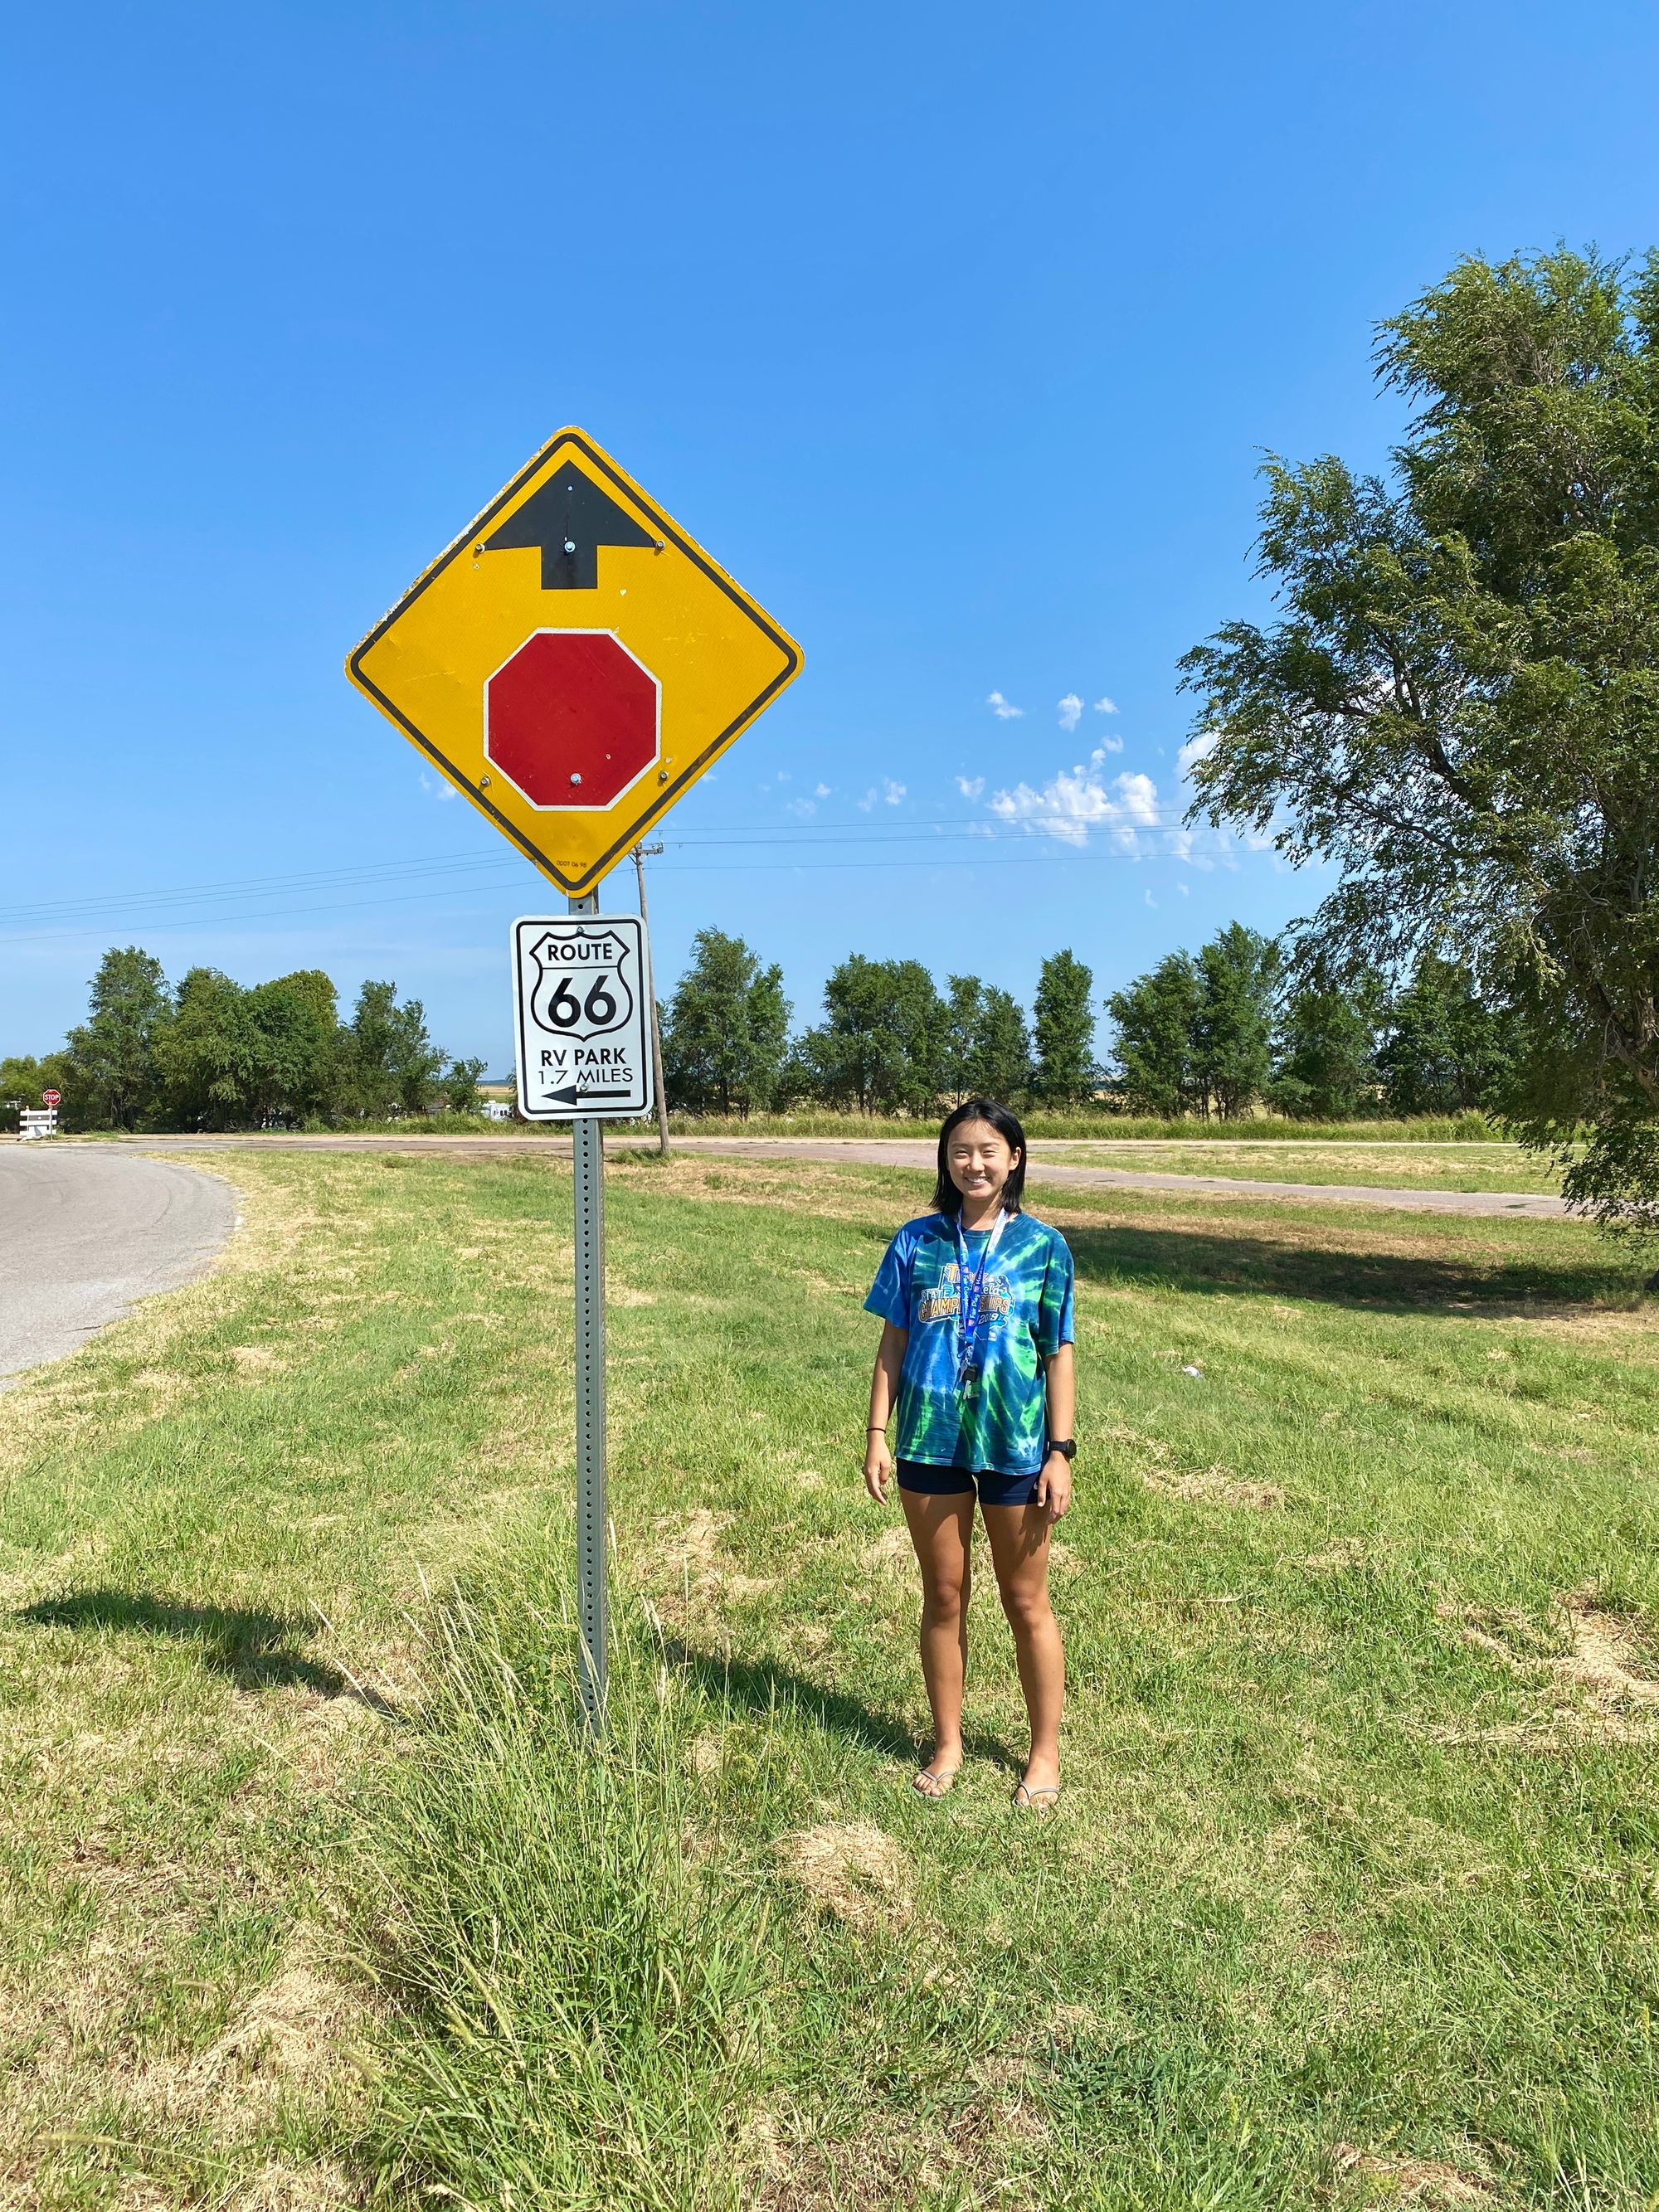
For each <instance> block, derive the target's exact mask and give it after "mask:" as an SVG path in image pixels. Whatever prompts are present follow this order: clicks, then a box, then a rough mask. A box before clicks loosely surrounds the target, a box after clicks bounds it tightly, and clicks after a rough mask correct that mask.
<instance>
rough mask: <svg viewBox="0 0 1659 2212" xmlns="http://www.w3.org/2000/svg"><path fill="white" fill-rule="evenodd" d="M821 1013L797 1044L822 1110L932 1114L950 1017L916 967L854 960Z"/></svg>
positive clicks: (834, 980) (832, 986)
mask: <svg viewBox="0 0 1659 2212" xmlns="http://www.w3.org/2000/svg"><path fill="white" fill-rule="evenodd" d="M823 1014H824V1018H823V1022H822V1023H821V1024H819V1025H818V1027H817V1029H813V1030H808V1031H807V1032H806V1034H805V1036H803V1037H802V1038H801V1040H800V1044H799V1062H800V1065H801V1066H802V1067H803V1068H804V1069H805V1072H806V1074H807V1076H808V1079H810V1082H811V1087H812V1089H813V1090H814V1091H816V1093H817V1096H818V1097H821V1098H823V1100H824V1101H825V1103H827V1104H829V1105H834V1106H843V1107H846V1106H851V1107H855V1108H856V1109H858V1111H859V1112H860V1113H861V1114H874V1113H879V1112H882V1111H887V1112H895V1111H896V1112H899V1113H907V1114H926V1113H929V1112H931V1111H932V1110H933V1106H934V1104H935V1103H936V1101H937V1099H938V1097H939V1091H940V1090H941V1088H942V1087H943V1079H944V1074H945V1068H944V1059H945V1030H946V1027H947V1022H948V1016H947V1012H946V1009H945V1002H944V1001H943V1000H941V998H940V997H939V992H938V990H937V988H936V987H935V986H934V983H933V977H932V976H931V975H929V974H928V972H927V969H926V968H924V967H923V966H922V964H921V961H920V960H871V959H868V958H866V956H865V955H864V954H863V953H861V952H855V953H854V954H853V955H852V957H850V958H849V959H847V960H843V961H842V963H841V965H840V967H838V968H837V969H835V970H834V972H833V973H832V974H831V975H830V976H829V981H827V982H826V983H825V985H824V987H823Z"/></svg>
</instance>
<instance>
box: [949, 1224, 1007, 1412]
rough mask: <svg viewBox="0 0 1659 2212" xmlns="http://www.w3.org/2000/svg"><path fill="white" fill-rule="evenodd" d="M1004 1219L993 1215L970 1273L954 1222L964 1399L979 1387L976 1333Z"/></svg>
mask: <svg viewBox="0 0 1659 2212" xmlns="http://www.w3.org/2000/svg"><path fill="white" fill-rule="evenodd" d="M1007 1218H1008V1217H1007V1215H1006V1213H1001V1212H1000V1213H999V1214H998V1215H997V1218H996V1222H995V1225H994V1227H993V1229H992V1231H991V1233H990V1235H989V1236H988V1237H987V1238H986V1240H985V1249H984V1250H983V1251H982V1252H981V1254H980V1255H979V1266H978V1267H977V1268H975V1269H974V1270H972V1271H971V1272H970V1270H969V1266H968V1239H967V1237H965V1236H964V1235H963V1228H962V1224H961V1222H960V1221H958V1222H957V1389H958V1390H959V1391H960V1392H961V1394H962V1395H963V1397H964V1398H971V1397H973V1396H975V1394H976V1393H977V1391H978V1389H979V1378H980V1371H981V1353H980V1346H979V1336H980V1322H981V1320H982V1319H983V1317H984V1313H985V1277H986V1273H987V1270H988V1268H989V1267H990V1265H991V1255H992V1254H993V1253H994V1251H995V1250H996V1249H997V1242H998V1239H999V1238H1000V1237H1001V1235H1002V1231H1003V1226H1004V1225H1005V1223H1006V1221H1007Z"/></svg>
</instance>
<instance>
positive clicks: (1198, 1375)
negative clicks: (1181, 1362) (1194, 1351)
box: [1181, 1367, 1204, 1383]
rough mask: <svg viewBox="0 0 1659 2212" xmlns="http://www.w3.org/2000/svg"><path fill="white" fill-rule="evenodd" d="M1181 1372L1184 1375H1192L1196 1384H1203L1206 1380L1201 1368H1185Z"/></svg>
mask: <svg viewBox="0 0 1659 2212" xmlns="http://www.w3.org/2000/svg"><path fill="white" fill-rule="evenodd" d="M1181 1371H1182V1374H1183V1375H1190V1376H1192V1378H1193V1380H1194V1382H1195V1383H1201V1382H1202V1381H1203V1380H1204V1370H1203V1369H1202V1368H1201V1367H1183V1368H1182V1370H1181Z"/></svg>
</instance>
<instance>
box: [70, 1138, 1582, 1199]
mask: <svg viewBox="0 0 1659 2212" xmlns="http://www.w3.org/2000/svg"><path fill="white" fill-rule="evenodd" d="M611 1141H612V1143H613V1144H616V1145H620V1144H622V1143H624V1142H627V1143H629V1144H647V1143H651V1142H653V1141H654V1140H653V1139H648V1138H645V1137H638V1138H630V1139H622V1138H613V1139H612V1140H611ZM673 1141H674V1146H675V1149H676V1150H677V1151H679V1152H713V1153H717V1154H721V1155H724V1156H726V1157H727V1158H738V1159H751V1160H754V1159H760V1160H785V1159H796V1160H829V1161H836V1160H840V1161H844V1162H848V1163H850V1164H853V1165H854V1166H860V1167H864V1166H876V1167H917V1168H931V1167H932V1166H933V1162H934V1158H935V1147H934V1146H933V1143H932V1142H930V1141H927V1142H924V1141H917V1142H912V1141H910V1140H909V1139H904V1138H891V1137H886V1138H869V1139H858V1138H850V1137H676V1138H675V1139H674V1140H673ZM131 1142H132V1143H133V1144H134V1145H135V1146H143V1148H144V1150H145V1151H147V1152H198V1153H199V1152H223V1151H234V1149H235V1148H236V1147H238V1146H244V1145H252V1146H257V1147H258V1148H259V1149H260V1150H266V1149H277V1150H293V1151H297V1152H451V1153H461V1154H477V1155H484V1156H488V1155H489V1154H491V1153H502V1152H555V1153H558V1152H568V1151H569V1149H570V1140H569V1139H568V1137H520V1136H511V1137H508V1136H502V1137H353V1136H330V1137H288V1136H258V1137H136V1138H134V1139H131ZM76 1149H77V1150H85V1151H88V1152H115V1151H116V1150H117V1149H118V1147H116V1146H101V1145H100V1146H85V1147H77V1148H76ZM1028 1173H1029V1175H1030V1180H1031V1181H1032V1182H1054V1183H1079V1184H1083V1185H1085V1186H1087V1187H1089V1188H1094V1189H1107V1190H1169V1191H1176V1192H1183V1193H1185V1194H1187V1195H1188V1196H1189V1197H1193V1196H1199V1195H1205V1196H1210V1197H1216V1198H1294V1199H1301V1200H1315V1201H1316V1202H1319V1203H1322V1204H1324V1205H1329V1206H1395V1207H1399V1208H1401V1209H1403V1210H1404V1211H1406V1212H1413V1213H1510V1214H1533V1215H1544V1216H1551V1217H1554V1216H1559V1215H1561V1214H1565V1212H1566V1210H1567V1209H1566V1206H1565V1204H1564V1202H1563V1201H1562V1200H1560V1199H1559V1198H1554V1197H1550V1196H1548V1195H1546V1194H1541V1193H1539V1192H1536V1191H1503V1190H1394V1189H1389V1188H1387V1187H1385V1186H1379V1185H1376V1184H1372V1183H1361V1184H1355V1183H1324V1182H1256V1181H1255V1179H1254V1177H1251V1176H1206V1175H1172V1174H1168V1173H1164V1172H1151V1171H1143V1170H1139V1169H1135V1168H1102V1167H1080V1166H1076V1165H1073V1164H1070V1163H1069V1162H1068V1163H1064V1164H1062V1163H1061V1162H1060V1161H1058V1160H1052V1161H1051V1160H1045V1159H1044V1158H1043V1157H1042V1148H1041V1146H1040V1145H1034V1146H1032V1150H1031V1164H1030V1170H1028Z"/></svg>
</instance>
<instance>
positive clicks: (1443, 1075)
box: [0, 922, 1526, 1130]
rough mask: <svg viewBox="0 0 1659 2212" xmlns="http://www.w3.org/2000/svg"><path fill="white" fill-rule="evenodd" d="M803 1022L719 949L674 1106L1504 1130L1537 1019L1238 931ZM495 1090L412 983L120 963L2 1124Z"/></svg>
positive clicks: (23, 1068) (669, 1078) (751, 960)
mask: <svg viewBox="0 0 1659 2212" xmlns="http://www.w3.org/2000/svg"><path fill="white" fill-rule="evenodd" d="M1102 1012H1103V1013H1104V1014H1105V1015H1106V1016H1107V1017H1108V1018H1109V1020H1108V1024H1107V1026H1106V1028H1105V1030H1104V1034H1102V1032H1101V1026H1100V1022H1099V1016H1100V1014H1101V1013H1102ZM792 1017H793V1008H792V1006H791V1004H790V1001H789V1000H788V999H787V996H786V995H785V992H784V987H783V971H782V969H781V968H780V967H779V966H778V965H777V964H776V963H766V962H764V961H763V960H762V958H761V957H760V956H759V955H758V954H757V952H756V951H753V950H752V948H751V947H750V946H749V945H746V944H745V943H744V940H743V939H741V938H739V937H731V936H727V935H726V933H724V932H723V931H721V930H718V929H704V930H700V931H699V932H698V933H697V935H696V938H695V939H693V942H692V951H691V959H690V964H689V965H688V967H687V969H686V970H685V973H684V975H682V976H681V977H680V980H679V981H678V984H677V986H676V987H675V989H674V991H673V994H672V995H671V997H670V999H669V1000H668V1001H667V1003H666V1004H665V1006H664V1007H663V1008H662V1030H663V1062H664V1073H665V1089H666V1091H667V1095H668V1099H669V1103H670V1105H671V1107H672V1108H673V1109H674V1110H675V1111H676V1112H678V1113H684V1114H692V1115H704V1114H708V1115H714V1114H718V1115H736V1116H738V1117H739V1118H742V1117H746V1116H747V1115H750V1114H756V1113H766V1112H775V1111H778V1110H781V1109H787V1108H789V1107H793V1106H799V1105H818V1106H823V1107H826V1108H829V1109H832V1110H835V1111H838V1112H843V1113H856V1114H864V1115H881V1114H899V1115H916V1116H918V1117H921V1118H926V1117H927V1116H928V1115H932V1114H933V1113H935V1112H936V1111H937V1110H938V1109H939V1106H940V1104H941V1103H945V1102H954V1101H955V1100H957V1099H961V1098H965V1097H970V1096H972V1095H973V1094H974V1093H975V1092H979V1093H982V1094H985V1095H988V1096H989V1097H994V1098H1003V1099H1006V1100H1008V1101H1010V1102H1011V1103H1014V1104H1016V1105H1019V1106H1023V1107H1039V1108H1048V1109H1078V1108H1080V1107H1086V1106H1089V1105H1091V1104H1092V1105H1094V1106H1095V1107H1097V1109H1101V1110H1103V1111H1111V1110H1117V1111H1120V1112H1126V1113H1132V1114H1146V1115H1156V1116H1158V1118H1160V1119H1164V1120H1178V1119H1184V1118H1194V1119H1198V1120H1203V1121H1210V1120H1214V1121H1235V1120H1237V1119H1238V1118H1240V1117H1241V1116H1242V1115H1248V1114H1251V1113H1254V1112H1255V1111H1257V1110H1258V1109H1261V1107H1264V1106H1265V1107H1266V1108H1267V1109H1270V1110H1271V1111H1273V1112H1274V1113H1278V1114H1282V1115H1287V1116H1289V1117H1290V1118H1291V1119H1293V1120H1308V1121H1348V1120H1355V1119H1362V1120H1363V1119H1365V1118H1369V1117H1373V1116H1377V1115H1389V1116H1409V1115H1420V1114H1445V1113H1453V1112H1457V1111H1459V1110H1462V1109H1469V1108H1475V1109H1486V1110H1489V1111H1493V1112H1501V1111H1502V1110H1504V1106H1505V1103H1506V1100H1507V1097H1508V1096H1509V1094H1510V1087H1511V1086H1512V1084H1513V1081H1514V1079H1515V1073H1516V1068H1517V1066H1520V1065H1521V1064H1522V1061H1523V1060H1524V1057H1525V1042H1526V1041H1525V1037H1524V1034H1523V1031H1522V1026H1521V1024H1520V1020H1519V1018H1518V1016H1517V1015H1516V1013H1514V1012H1511V1011H1509V1010H1506V1009H1505V1008H1504V1007H1503V1006H1496V1005H1493V1004H1492V1003H1489V1002H1488V1001H1487V1000H1485V999H1483V998H1482V997H1481V995H1480V992H1479V991H1478V989H1477V987H1476V985H1475V982H1474V978H1473V977H1472V975H1470V973H1469V971H1468V969H1466V968H1463V967H1461V966H1459V965H1458V964H1457V963H1455V962H1454V961H1451V960H1448V959H1445V958H1443V957H1439V956H1437V955H1433V954H1425V956H1424V957H1422V958H1421V959H1420V960H1419V962H1418V963H1417V966H1416V968H1415V969H1414V971H1413V973H1412V974H1411V975H1409V976H1407V978H1406V980H1405V981H1404V982H1403V983H1402V984H1401V987H1399V988H1397V989H1395V990H1392V991H1390V990H1387V989H1385V988H1384V987H1383V986H1382V984H1381V983H1380V982H1379V981H1376V980H1375V979H1370V980H1367V981H1362V982H1361V983H1360V984H1358V985H1347V984H1343V983H1340V982H1338V981H1332V980H1329V979H1319V978H1314V979H1312V980H1310V979H1309V978H1308V977H1307V976H1305V975H1301V974H1300V973H1299V972H1297V971H1296V970H1294V969H1291V967H1289V966H1288V965H1287V963H1286V960H1285V956H1284V954H1283V952H1282V951H1281V948H1280V946H1279V944H1278V943H1277V942H1275V940H1273V939H1270V938H1267V937H1264V936H1262V935H1261V934H1260V933H1258V932H1257V931H1255V930H1252V929H1248V928H1246V927H1244V926H1243V924H1242V923H1240V922H1233V923H1231V924H1230V925H1229V926H1228V927H1226V928H1225V929H1223V930H1221V931H1219V932H1218V933H1217V934H1216V936H1214V937H1213V938H1212V939H1211V940H1210V942H1209V943H1208V944H1207V945H1203V946H1201V947H1200V950H1199V951H1197V952H1184V951H1183V952H1171V953H1169V954H1167V955H1166V956H1165V957H1164V959H1162V960H1160V961H1159V962H1158V964H1157V966H1156V967H1154V968H1152V969H1149V970H1148V971H1147V973H1146V974H1145V975H1139V976H1137V977H1136V978H1135V979H1134V981H1132V982H1130V983H1128V984H1126V985H1125V986H1124V987H1123V988H1122V989H1121V990H1118V991H1114V992H1112V993H1110V994H1109V995H1108V996H1107V997H1106V998H1105V999H1103V1000H1097V999H1096V996H1095V984H1094V975H1093V972H1092V970H1091V969H1090V967H1089V966H1088V964H1087V963H1086V962H1085V961H1083V960H1081V959H1079V957H1078V956H1077V954H1076V953H1075V952H1073V951H1069V950H1066V951H1060V952H1055V953H1053V954H1051V955H1050V956H1049V957H1048V959H1046V960H1045V961H1044V962H1043V963H1042V969H1041V970H1040V973H1039V975H1038V977H1037V984H1036V992H1035V994H1033V997H1032V1000H1031V1004H1030V1010H1029V1012H1028V1010H1027V1009H1026V1008H1025V1007H1024V1006H1022V1005H1021V1004H1020V1002H1019V1000H1017V999H1016V998H1015V997H1014V995H1013V994H1012V992H1010V991H1007V990H1005V989H1004V988H1002V987H1001V986H1000V985H999V984H995V983H987V982H985V981H982V980H981V978H980V977H979V976H977V975H947V976H946V977H945V982H944V987H943V988H941V987H940V986H939V983H938V982H937V981H936V980H935V979H934V977H933V975H932V974H931V973H930V972H929V970H928V969H927V967H926V966H925V965H924V963H922V962H921V961H920V960H872V959H870V958H868V957H866V955H865V954H863V953H854V954H852V955H851V956H850V957H848V959H846V960H843V961H842V963H841V964H840V965H839V966H838V967H837V968H836V969H834V970H833V971H832V972H831V974H830V975H829V980H828V981H826V983H825V985H824V987H823V1012H822V1018H821V1019H820V1020H819V1021H818V1022H817V1024H814V1025H813V1026H811V1027H810V1028H807V1029H805V1030H799V1031H797V1030H793V1027H792ZM1102 1048H1103V1049H1102ZM483 1065H484V1064H483V1061H482V1060H465V1059H463V1060H453V1059H451V1058H450V1057H449V1056H448V1055H447V1054H446V1053H444V1052H443V1051H442V1050H441V1048H439V1047H438V1046H436V1045H435V1044H434V1043H433V1042H432V1040H431V1038H430V1036H428V1031H427V1026H426V1015H425V1011H424V1008H423V1007H422V1004H421V1001H420V1000H418V999H405V1000H401V1001H400V1000H399V999H398V993H397V987H396V985H395V984H392V983H387V982H366V983H364V984H363V986H362V989H361V990H360V991H359V993H358V994H357V999H356V1004H355V1006H353V1007H352V1010H351V1012H350V1014H349V1017H343V1016H342V1014H341V1012H340V1009H339V1005H338V1000H337V994H336V991H335V987H334V985H333V983H332V981H331V980H330V978H329V977H328V976H327V975H324V974H323V973H322V972H321V971H320V970H319V969H301V970H300V971H299V972H298V973H297V974H295V975H281V976H278V977H276V979H275V980H274V981H271V982H268V983H258V984H254V985H252V987H244V986H243V985H241V984H240V983H237V982H235V981H233V980H232V979H231V978H230V977H229V976H228V975H223V974H222V973H221V972H220V971H219V970H218V969H214V968H192V969H191V970H190V971H189V973H188V974H187V975H185V976H184V977H183V978H182V979H181V981H179V983H178V984H177V985H176V986H173V985H170V984H169V983H168V982H167V977H166V975H164V973H163V972H162V968H161V962H160V961H159V960H157V959H155V957H154V956H153V955H151V954H149V953H148V952H144V951H141V950H140V949H139V948H138V947H137V946H136V945H129V946H127V947H125V949H112V950H111V951H109V952H107V953H106V954H105V956H104V957H103V959H102V961H101V962H100V964H99V968H98V972H97V974H96V975H94V977H93V979H92V984H91V997H90V1000H89V1003H88V1010H87V1018H86V1020H85V1021H84V1022H82V1023H81V1024H78V1025H77V1026H76V1028H74V1029H73V1030H70V1033H69V1036H67V1037H66V1038H65V1040H64V1044H63V1047H62V1048H61V1049H60V1050H59V1051H58V1052H54V1053H49V1054H45V1055H44V1056H42V1057H40V1058H38V1059H35V1058H31V1057H28V1056H20V1057H15V1058H12V1059H8V1060H0V1111H3V1112H4V1113H5V1114H6V1116H7V1120H8V1122H9V1126H12V1127H15V1125H16V1115H17V1109H19V1108H20V1107H22V1106H33V1105H36V1104H38V1103H39V1102H40V1093H41V1092H42V1091H44V1090H46V1088H48V1087H49V1086H50V1087H53V1088H56V1089H57V1090H58V1091H61V1092H62V1094H63V1102H64V1103H63V1106H62V1108H61V1109H60V1117H61V1120H62V1122H63V1126H64V1127H65V1128H66V1129H71V1130H74V1129H142V1128H162V1127H170V1128H185V1129H233V1128H269V1127H287V1128H295V1127H304V1126H306V1125H307V1124H314V1125H320V1126H331V1125H337V1124H339V1123H341V1122H345V1121H386V1120H392V1119H397V1118H402V1117H406V1116H409V1115H428V1114H432V1113H435V1112H449V1113H462V1114H464V1113H470V1112H473V1113H475V1112H477V1109H478V1108H479V1105H480V1103H481V1100H480V1097H479V1093H478V1083H479V1079H480V1078H481V1076H482V1075H483Z"/></svg>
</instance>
